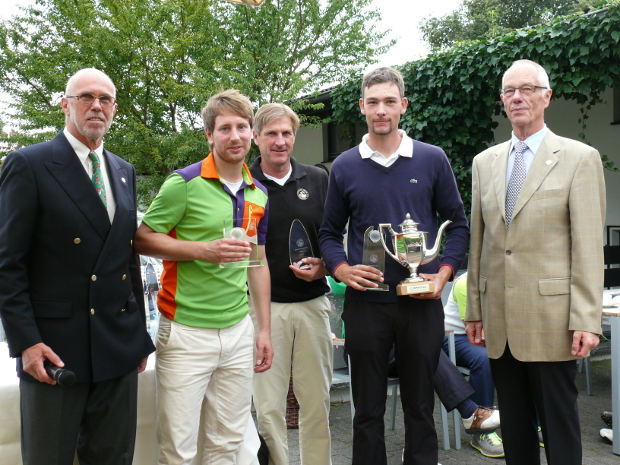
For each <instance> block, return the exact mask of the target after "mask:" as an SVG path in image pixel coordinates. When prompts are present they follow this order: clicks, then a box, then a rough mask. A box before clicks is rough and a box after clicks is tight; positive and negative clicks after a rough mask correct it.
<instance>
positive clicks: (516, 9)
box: [419, 0, 592, 50]
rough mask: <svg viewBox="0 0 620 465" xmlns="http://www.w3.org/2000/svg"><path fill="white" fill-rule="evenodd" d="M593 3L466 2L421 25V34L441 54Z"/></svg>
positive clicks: (576, 0)
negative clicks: (452, 47)
mask: <svg viewBox="0 0 620 465" xmlns="http://www.w3.org/2000/svg"><path fill="white" fill-rule="evenodd" d="M591 3H592V2H591V1H590V0H464V1H463V4H462V5H461V6H460V7H459V8H458V9H457V10H455V11H453V12H452V13H450V14H447V15H444V16H442V17H441V18H432V17H431V18H427V19H423V20H422V21H420V26H419V27H420V31H421V32H422V37H423V38H424V41H425V42H426V43H428V44H429V46H430V47H431V49H433V50H440V49H445V48H448V47H451V46H452V45H454V44H455V43H457V42H463V41H468V40H476V39H480V38H483V37H487V38H490V37H497V36H499V35H502V34H506V33H507V32H509V31H513V30H515V29H521V28H524V27H528V26H534V25H536V24H541V23H544V22H547V21H550V20H551V19H553V18H555V17H558V16H564V15H567V14H569V13H575V12H578V11H581V9H582V8H583V7H584V6H586V5H590V4H591Z"/></svg>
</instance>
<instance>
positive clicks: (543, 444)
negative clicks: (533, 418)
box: [538, 426, 545, 447]
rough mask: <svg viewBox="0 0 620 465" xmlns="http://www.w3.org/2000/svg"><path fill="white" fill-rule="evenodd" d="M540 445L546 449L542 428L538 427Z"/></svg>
mask: <svg viewBox="0 0 620 465" xmlns="http://www.w3.org/2000/svg"><path fill="white" fill-rule="evenodd" d="M538 445H539V446H540V447H545V440H544V439H543V435H542V428H541V427H540V426H539V427H538Z"/></svg>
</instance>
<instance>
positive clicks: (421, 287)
mask: <svg viewBox="0 0 620 465" xmlns="http://www.w3.org/2000/svg"><path fill="white" fill-rule="evenodd" d="M450 223H452V221H449V220H448V221H445V222H444V223H443V224H442V225H441V226H440V227H439V231H437V238H436V239H435V245H434V246H433V247H432V248H431V249H427V248H426V243H427V237H428V233H427V232H424V231H418V224H419V223H416V222H415V221H413V220H412V219H411V215H409V213H407V217H406V218H405V221H403V222H402V223H401V224H400V225H399V227H400V229H401V231H400V232H396V231H394V230H393V229H392V224H391V223H381V224H379V231H380V232H381V234H380V236H381V244H382V245H383V248H384V249H385V251H386V252H387V253H388V255H389V256H390V257H392V258H393V259H394V260H396V261H397V262H398V263H400V264H401V265H402V266H404V267H406V268H409V270H410V272H411V276H409V277H408V278H407V279H405V280H404V281H401V283H400V284H399V285H398V286H396V294H397V295H412V294H428V293H433V292H435V283H433V282H432V281H428V280H425V279H423V278H421V277H420V276H418V267H419V266H420V265H425V264H426V263H429V262H431V261H433V260H434V259H435V258H436V257H437V255H438V253H439V245H440V244H441V235H442V234H443V231H444V229H445V228H446V226H448V225H449V224H450ZM383 229H387V230H388V231H389V232H390V234H391V235H392V248H393V249H394V253H392V252H391V251H390V250H389V249H388V247H387V244H386V243H385V239H384V237H383Z"/></svg>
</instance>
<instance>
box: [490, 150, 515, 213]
mask: <svg viewBox="0 0 620 465" xmlns="http://www.w3.org/2000/svg"><path fill="white" fill-rule="evenodd" d="M509 149H510V141H508V142H504V143H503V144H500V145H498V146H497V148H496V151H495V160H493V163H492V164H491V170H492V172H493V187H494V188H495V198H496V199H497V208H498V209H499V211H500V212H501V214H502V218H504V221H505V220H506V167H507V166H508V150H509Z"/></svg>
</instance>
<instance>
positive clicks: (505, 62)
mask: <svg viewBox="0 0 620 465" xmlns="http://www.w3.org/2000/svg"><path fill="white" fill-rule="evenodd" d="M518 59H530V60H533V61H535V62H537V63H540V64H541V65H542V66H543V67H544V68H545V69H546V70H547V72H548V74H549V78H550V80H551V83H552V87H553V98H554V99H561V98H564V99H567V100H575V101H576V102H577V103H578V104H580V105H581V117H580V120H579V122H580V123H581V124H582V132H581V133H580V134H578V137H579V138H580V139H581V140H583V141H584V142H588V141H587V136H586V134H587V127H586V123H587V118H588V111H589V110H590V108H591V107H592V106H593V105H595V104H597V103H600V102H601V101H602V99H601V95H602V94H603V92H605V90H606V89H608V88H616V89H617V88H620V2H618V0H614V1H612V2H609V3H608V4H607V7H606V8H603V9H601V10H599V11H597V12H594V13H590V14H587V15H581V16H578V17H568V18H558V19H555V20H553V21H552V22H551V23H550V24H548V25H541V26H536V27H533V28H529V29H521V30H518V31H514V32H511V33H509V34H507V35H504V36H501V37H498V38H492V39H483V40H478V41H474V42H469V43H466V44H461V45H458V46H456V47H453V48H452V49H450V50H448V51H446V52H441V53H434V54H431V55H429V56H428V57H427V58H426V59H424V60H420V61H415V62H411V63H407V64H405V65H403V66H402V67H401V68H400V70H401V72H402V73H403V77H404V80H405V95H406V96H407V97H408V98H409V107H408V108H407V112H406V113H405V114H404V115H403V117H402V118H401V128H402V129H404V130H405V131H406V132H407V134H409V135H410V136H411V137H413V138H415V139H418V140H422V141H424V142H428V143H430V144H434V145H437V146H439V147H441V148H443V149H444V151H445V152H446V154H447V155H448V157H449V158H450V161H451V164H452V169H453V170H454V173H455V176H456V179H457V183H458V185H459V190H460V192H461V196H462V198H463V201H464V202H465V206H466V211H469V207H470V201H471V191H470V187H471V165H472V161H473V158H474V156H475V155H476V154H478V153H480V152H481V151H483V150H485V149H486V148H487V147H488V146H490V145H492V144H494V143H495V141H494V136H493V130H494V129H495V128H496V127H497V123H494V122H493V116H494V115H499V114H500V113H501V112H503V106H502V104H501V101H500V99H499V89H500V87H501V77H502V74H503V73H504V71H505V70H506V69H507V68H508V67H509V66H510V64H511V63H512V62H513V61H515V60H518ZM361 79H362V76H360V75H359V74H355V75H352V76H351V77H350V78H349V79H348V80H347V81H345V82H343V83H342V84H340V85H339V86H337V87H336V89H334V91H333V92H332V96H333V100H332V109H333V113H332V116H333V118H334V119H335V120H336V121H337V122H339V123H343V124H347V125H350V126H354V125H356V124H363V120H362V117H361V115H360V112H359V106H358V103H357V102H358V99H359V96H360V85H361ZM602 159H603V162H604V166H605V167H606V168H608V169H615V168H614V164H613V162H611V161H609V160H608V159H607V157H606V156H605V155H603V156H602Z"/></svg>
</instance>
